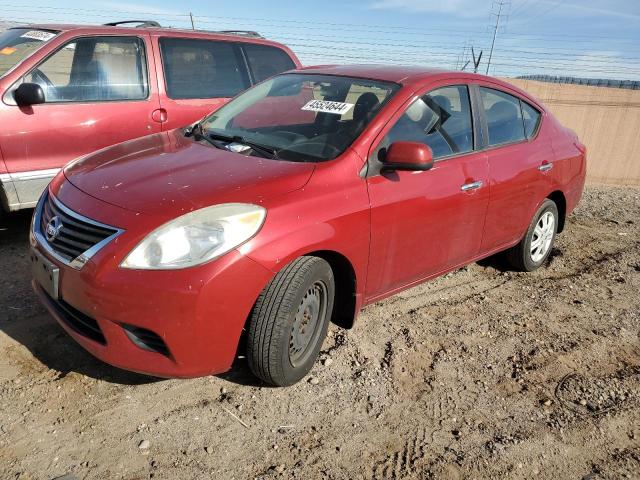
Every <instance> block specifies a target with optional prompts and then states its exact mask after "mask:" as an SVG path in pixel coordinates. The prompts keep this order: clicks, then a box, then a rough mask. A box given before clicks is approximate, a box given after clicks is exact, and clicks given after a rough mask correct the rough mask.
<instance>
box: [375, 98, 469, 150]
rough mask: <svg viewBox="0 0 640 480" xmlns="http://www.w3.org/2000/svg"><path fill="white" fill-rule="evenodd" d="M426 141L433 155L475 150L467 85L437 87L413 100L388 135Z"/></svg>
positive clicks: (394, 139)
mask: <svg viewBox="0 0 640 480" xmlns="http://www.w3.org/2000/svg"><path fill="white" fill-rule="evenodd" d="M398 141H409V142H420V143H425V144H426V145H428V146H429V147H431V150H432V152H433V158H440V157H445V156H448V155H453V154H458V153H465V152H470V151H472V150H473V121H472V118H471V106H470V102H469V91H468V89H467V87H466V86H461V85H458V86H451V87H444V88H439V89H437V90H434V91H432V92H430V93H428V94H427V95H424V96H423V97H421V98H419V99H417V100H416V101H415V102H413V103H412V104H411V105H410V106H409V108H407V111H406V112H405V113H404V115H402V117H400V119H399V120H398V122H397V123H396V124H395V125H394V126H393V128H392V129H391V130H390V131H389V133H388V134H387V137H386V141H385V144H386V146H388V145H391V144H392V143H393V142H398Z"/></svg>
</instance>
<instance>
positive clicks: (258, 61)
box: [242, 43, 296, 82]
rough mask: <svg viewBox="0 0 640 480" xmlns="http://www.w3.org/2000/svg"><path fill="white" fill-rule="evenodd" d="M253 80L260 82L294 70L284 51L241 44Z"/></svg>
mask: <svg viewBox="0 0 640 480" xmlns="http://www.w3.org/2000/svg"><path fill="white" fill-rule="evenodd" d="M242 48H243V49H244V52H245V55H246V56H247V61H248V62H249V66H250V67H251V72H252V73H253V79H254V80H255V81H256V82H261V81H263V80H266V79H267V78H269V77H273V76H274V75H276V74H278V73H282V72H285V71H287V70H291V69H293V68H296V65H295V64H294V63H293V60H291V58H290V57H289V55H287V53H286V52H285V51H284V50H280V49H279V48H275V47H269V46H267V45H256V44H251V43H248V44H243V46H242Z"/></svg>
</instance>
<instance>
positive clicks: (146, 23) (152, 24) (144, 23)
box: [104, 20, 264, 38]
mask: <svg viewBox="0 0 640 480" xmlns="http://www.w3.org/2000/svg"><path fill="white" fill-rule="evenodd" d="M130 23H137V24H138V25H137V27H140V28H145V27H147V28H162V25H160V24H159V23H158V22H156V21H154V20H122V21H121V22H109V23H105V24H104V25H105V26H106V27H118V26H120V25H127V24H130ZM195 31H196V32H209V33H221V34H223V35H240V36H243V37H251V38H264V37H263V36H262V35H260V34H259V33H258V32H256V31H255V30H199V29H198V30H195Z"/></svg>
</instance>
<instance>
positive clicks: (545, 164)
mask: <svg viewBox="0 0 640 480" xmlns="http://www.w3.org/2000/svg"><path fill="white" fill-rule="evenodd" d="M552 168H553V163H551V162H547V161H546V160H545V161H544V162H542V165H540V166H539V167H538V170H540V171H541V172H548V171H549V170H551V169H552Z"/></svg>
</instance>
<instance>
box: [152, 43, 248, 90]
mask: <svg viewBox="0 0 640 480" xmlns="http://www.w3.org/2000/svg"><path fill="white" fill-rule="evenodd" d="M160 51H161V53H162V65H163V67H164V74H165V79H166V88H167V95H168V96H169V98H172V99H176V100H177V99H188V98H228V97H233V96H235V95H236V94H237V93H239V92H241V91H242V90H244V89H246V88H247V87H248V86H249V81H248V78H247V74H246V69H245V68H244V67H243V66H242V64H243V62H242V57H241V56H240V53H239V51H238V49H237V47H236V46H235V45H234V44H233V43H231V42H220V41H212V40H199V39H186V38H169V37H166V38H161V39H160Z"/></svg>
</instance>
